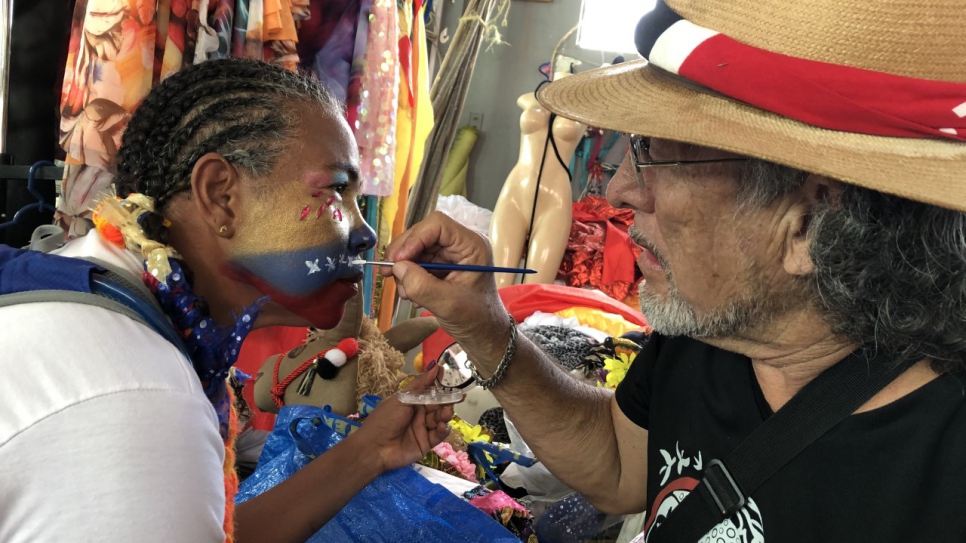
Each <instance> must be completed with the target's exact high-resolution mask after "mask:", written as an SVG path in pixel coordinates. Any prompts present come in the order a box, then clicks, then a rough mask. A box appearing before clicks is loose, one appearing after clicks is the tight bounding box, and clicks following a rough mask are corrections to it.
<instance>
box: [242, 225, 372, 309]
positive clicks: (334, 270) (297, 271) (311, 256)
mask: <svg viewBox="0 0 966 543" xmlns="http://www.w3.org/2000/svg"><path fill="white" fill-rule="evenodd" d="M350 239H351V238H350ZM358 254H359V252H355V253H350V252H349V250H348V249H347V248H346V246H345V245H344V244H341V243H340V244H338V245H321V246H318V247H309V248H306V249H300V250H297V251H285V252H277V253H264V254H258V255H245V256H236V257H235V258H233V259H232V262H233V264H235V265H237V266H240V267H242V268H244V269H245V270H246V271H248V272H249V273H251V274H252V275H254V276H256V277H259V278H261V279H262V280H263V281H265V282H266V283H267V284H268V285H270V286H271V287H272V288H273V289H274V290H276V291H278V292H281V293H282V294H285V295H286V296H293V297H300V296H307V295H309V294H312V293H313V292H315V291H317V290H319V289H321V288H322V287H324V286H326V285H328V284H329V283H331V282H333V281H336V280H339V279H350V278H358V277H359V275H360V274H361V273H362V267H361V266H353V265H352V264H351V262H352V261H353V260H355V259H356V258H358Z"/></svg>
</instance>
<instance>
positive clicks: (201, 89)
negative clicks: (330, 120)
mask: <svg viewBox="0 0 966 543" xmlns="http://www.w3.org/2000/svg"><path fill="white" fill-rule="evenodd" d="M293 104H307V105H309V106H312V107H315V108H317V109H319V110H321V111H322V113H323V114H326V115H332V116H339V115H342V110H343V106H342V105H341V104H340V103H339V102H338V100H337V99H336V98H335V97H334V96H333V95H332V94H331V93H329V92H328V91H327V90H326V89H325V88H324V87H322V86H321V85H320V84H319V83H317V82H315V81H314V80H312V79H309V78H307V77H304V76H302V75H299V74H296V73H293V72H290V71H288V70H286V69H284V68H282V67H280V66H278V65H275V64H269V63H265V62H259V61H253V60H246V59H237V58H232V59H224V60H212V61H208V62H203V63H200V64H196V65H194V66H191V67H188V68H186V69H184V70H182V71H180V72H177V73H175V74H173V75H172V76H171V77H169V78H167V79H165V80H164V81H163V82H162V83H161V84H160V85H159V86H157V87H155V88H154V89H153V90H152V91H151V92H150V94H148V96H147V98H145V99H144V102H142V103H141V105H140V106H139V107H138V108H137V110H136V111H135V112H134V115H133V116H132V118H131V121H130V123H129V124H128V126H127V129H126V130H125V132H124V137H123V140H122V144H121V148H120V151H119V152H118V156H117V176H116V178H115V186H116V188H117V194H118V195H119V196H122V197H124V196H127V195H128V194H131V193H141V194H144V195H146V196H150V197H152V198H154V200H155V210H156V211H157V212H158V213H163V211H164V208H165V206H166V205H167V204H168V203H170V201H171V199H172V198H173V197H174V196H175V195H177V194H179V193H181V192H184V191H187V190H189V189H190V188H191V171H192V169H193V168H194V165H195V163H196V162H197V161H198V159H199V158H201V157H202V156H203V155H205V154H206V153H211V152H215V153H220V154H221V155H222V156H224V157H225V159H226V160H228V161H229V162H231V163H232V164H235V165H236V166H239V167H243V168H245V169H246V170H247V172H248V173H250V174H251V176H252V177H254V178H263V177H265V176H267V175H268V174H270V173H271V172H272V170H273V169H274V167H275V163H276V162H277V159H278V155H279V154H280V153H281V151H282V149H283V148H284V146H285V143H286V142H287V141H288V140H290V139H291V138H292V137H293V136H294V133H295V130H296V128H297V123H298V116H297V115H296V114H293V112H292V111H291V106H292V105H293ZM149 236H150V234H149ZM152 237H153V236H152Z"/></svg>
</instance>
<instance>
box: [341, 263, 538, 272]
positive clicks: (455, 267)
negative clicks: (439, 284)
mask: <svg viewBox="0 0 966 543" xmlns="http://www.w3.org/2000/svg"><path fill="white" fill-rule="evenodd" d="M355 263H356V264H362V265H364V266H392V265H393V264H395V262H376V261H365V260H358V261H355ZM416 264H418V265H419V266H421V267H423V268H425V269H427V270H436V271H471V272H493V273H524V274H526V273H537V270H530V269H524V268H501V267H499V266H473V265H470V264H444V263H441V262H416Z"/></svg>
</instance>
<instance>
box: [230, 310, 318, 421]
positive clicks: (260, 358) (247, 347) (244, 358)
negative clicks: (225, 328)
mask: <svg viewBox="0 0 966 543" xmlns="http://www.w3.org/2000/svg"><path fill="white" fill-rule="evenodd" d="M307 335H308V329H307V328H291V327H285V326H272V327H268V328H259V329H256V330H252V331H251V332H249V334H248V337H247V338H245V342H244V343H242V348H241V352H239V353H238V361H237V362H235V367H236V368H238V369H239V370H241V371H243V372H244V373H247V374H248V375H251V376H252V380H250V381H248V382H247V383H245V388H243V389H242V398H244V399H245V402H246V403H248V406H249V407H251V409H252V418H251V420H249V422H248V426H251V427H253V428H254V429H256V430H267V431H269V432H270V431H272V427H274V426H275V414H274V413H266V412H264V411H261V410H259V409H258V407H257V406H256V405H255V379H254V377H255V376H256V375H257V374H258V370H259V369H261V367H262V364H264V363H265V361H266V360H268V359H269V358H272V357H274V356H278V355H279V354H281V353H287V352H289V351H291V350H292V349H294V348H295V347H298V346H299V345H301V344H303V343H305V338H306V337H307ZM271 377H272V376H271V375H269V376H268V378H269V379H271Z"/></svg>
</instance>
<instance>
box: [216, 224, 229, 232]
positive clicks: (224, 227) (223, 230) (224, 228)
mask: <svg viewBox="0 0 966 543" xmlns="http://www.w3.org/2000/svg"><path fill="white" fill-rule="evenodd" d="M227 232H228V226H226V225H224V224H223V225H221V228H219V229H218V233H219V234H225V233H227Z"/></svg>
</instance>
